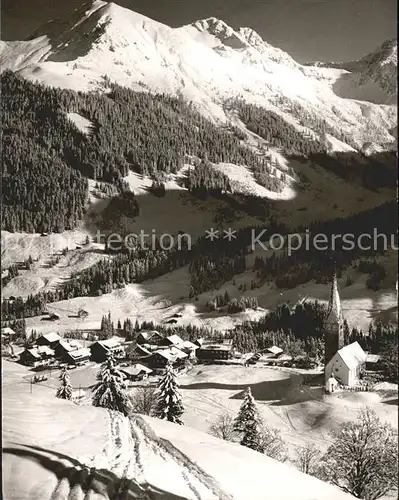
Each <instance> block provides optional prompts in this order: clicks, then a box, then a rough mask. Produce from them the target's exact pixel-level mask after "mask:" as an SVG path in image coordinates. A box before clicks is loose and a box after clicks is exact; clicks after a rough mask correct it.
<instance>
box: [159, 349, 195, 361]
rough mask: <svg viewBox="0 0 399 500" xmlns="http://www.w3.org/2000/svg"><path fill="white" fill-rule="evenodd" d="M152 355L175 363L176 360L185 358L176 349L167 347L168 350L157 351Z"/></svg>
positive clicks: (183, 353)
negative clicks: (157, 355)
mask: <svg viewBox="0 0 399 500" xmlns="http://www.w3.org/2000/svg"><path fill="white" fill-rule="evenodd" d="M154 354H159V355H160V356H162V357H163V358H165V359H167V360H168V361H176V359H184V358H187V354H186V353H185V352H183V351H181V350H180V349H178V348H177V347H169V349H159V350H157V351H155V353H154Z"/></svg>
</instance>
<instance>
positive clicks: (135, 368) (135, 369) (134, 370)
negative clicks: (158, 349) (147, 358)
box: [121, 363, 152, 376]
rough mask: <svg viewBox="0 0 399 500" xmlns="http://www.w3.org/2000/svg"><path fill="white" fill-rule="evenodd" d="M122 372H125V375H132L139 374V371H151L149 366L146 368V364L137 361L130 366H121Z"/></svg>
mask: <svg viewBox="0 0 399 500" xmlns="http://www.w3.org/2000/svg"><path fill="white" fill-rule="evenodd" d="M121 372H122V373H126V374H127V375H133V376H137V375H140V373H143V372H144V373H147V374H149V373H152V370H151V368H148V367H147V366H144V365H141V364H140V363H137V364H135V365H132V366H127V367H125V368H121Z"/></svg>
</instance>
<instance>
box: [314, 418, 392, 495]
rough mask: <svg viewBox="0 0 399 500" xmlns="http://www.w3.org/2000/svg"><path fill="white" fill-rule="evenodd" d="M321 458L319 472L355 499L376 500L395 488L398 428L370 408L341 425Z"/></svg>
mask: <svg viewBox="0 0 399 500" xmlns="http://www.w3.org/2000/svg"><path fill="white" fill-rule="evenodd" d="M334 437H335V440H334V442H333V444H332V445H331V446H330V447H329V449H328V450H327V453H326V455H325V456H324V457H323V460H322V467H321V471H322V475H323V478H324V479H327V480H328V481H330V482H331V483H333V484H335V485H337V486H339V487H340V488H341V489H342V490H344V491H346V492H348V493H350V494H352V495H353V496H354V497H356V498H362V499H364V500H377V499H378V498H381V497H382V496H384V495H385V494H387V493H388V492H390V491H393V490H396V489H397V488H398V477H397V471H398V440H397V437H398V436H397V430H395V429H394V428H393V427H392V426H391V425H389V424H387V423H383V422H381V421H380V419H379V418H378V417H377V415H376V414H375V412H374V411H373V410H371V409H370V408H365V409H364V410H362V411H361V412H360V414H359V417H358V419H357V421H355V422H349V423H346V424H344V425H342V427H341V429H340V430H339V431H338V432H336V433H335V434H334Z"/></svg>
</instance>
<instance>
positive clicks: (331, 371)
mask: <svg viewBox="0 0 399 500" xmlns="http://www.w3.org/2000/svg"><path fill="white" fill-rule="evenodd" d="M324 348H325V360H324V376H325V381H326V388H327V390H328V391H329V389H328V387H333V386H334V384H333V383H332V382H333V380H334V379H335V380H336V381H337V382H339V383H340V384H341V385H344V386H349V387H350V386H354V385H356V384H357V382H358V380H359V378H360V376H361V374H362V372H363V371H364V367H365V363H366V353H365V352H364V351H363V349H362V348H361V347H360V345H359V344H358V342H353V343H352V344H349V345H345V344H344V318H343V315H342V307H341V299H340V296H339V291H338V284H337V276H336V274H335V272H334V273H333V279H332V284H331V293H330V300H329V303H328V309H327V317H326V321H325V325H324ZM329 392H331V391H329Z"/></svg>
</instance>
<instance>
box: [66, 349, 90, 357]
mask: <svg viewBox="0 0 399 500" xmlns="http://www.w3.org/2000/svg"><path fill="white" fill-rule="evenodd" d="M68 356H70V357H71V358H72V359H74V360H79V359H81V358H86V357H90V349H88V348H87V347H82V348H81V349H76V350H75V351H70V352H68Z"/></svg>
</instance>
